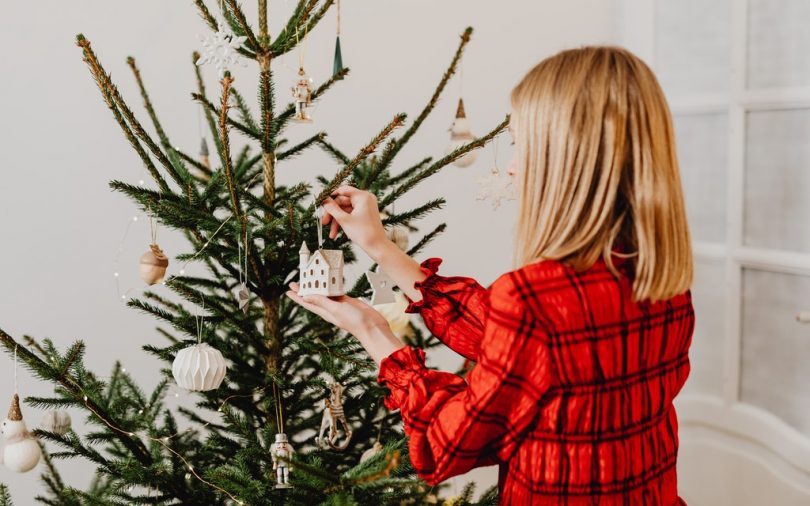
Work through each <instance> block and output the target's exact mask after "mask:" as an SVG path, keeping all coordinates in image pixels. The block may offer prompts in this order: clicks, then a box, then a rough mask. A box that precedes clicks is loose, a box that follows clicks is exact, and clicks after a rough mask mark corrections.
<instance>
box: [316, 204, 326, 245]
mask: <svg viewBox="0 0 810 506" xmlns="http://www.w3.org/2000/svg"><path fill="white" fill-rule="evenodd" d="M323 213H324V211H323V206H317V207H316V208H315V219H316V220H318V224H317V226H316V230H317V231H318V249H323V225H322V220H323Z"/></svg>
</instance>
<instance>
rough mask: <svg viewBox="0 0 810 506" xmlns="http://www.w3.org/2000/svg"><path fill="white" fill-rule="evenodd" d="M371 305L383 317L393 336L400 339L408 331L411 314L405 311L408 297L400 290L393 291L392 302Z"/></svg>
mask: <svg viewBox="0 0 810 506" xmlns="http://www.w3.org/2000/svg"><path fill="white" fill-rule="evenodd" d="M372 307H374V309H375V310H376V311H377V312H378V313H380V314H381V315H382V316H383V318H385V321H387V322H388V326H389V327H391V332H393V333H394V335H395V336H397V337H398V338H400V339H402V338H403V337H405V336H407V335H408V334H409V333H410V331H411V327H410V323H411V315H409V314H408V313H406V312H405V310H406V309H407V308H408V299H406V298H405V295H403V294H402V292H394V302H392V303H390V304H377V305H374V306H372Z"/></svg>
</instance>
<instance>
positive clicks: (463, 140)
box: [447, 99, 478, 167]
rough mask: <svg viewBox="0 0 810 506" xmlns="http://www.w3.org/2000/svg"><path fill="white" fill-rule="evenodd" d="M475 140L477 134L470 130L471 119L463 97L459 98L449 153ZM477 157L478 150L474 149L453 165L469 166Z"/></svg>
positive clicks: (451, 130) (451, 131)
mask: <svg viewBox="0 0 810 506" xmlns="http://www.w3.org/2000/svg"><path fill="white" fill-rule="evenodd" d="M474 140H475V136H474V135H473V134H472V131H471V130H470V120H468V119H467V115H466V113H465V112H464V101H463V100H462V99H458V108H457V109H456V119H455V120H454V121H453V125H452V126H451V127H450V146H449V147H448V148H447V153H448V154H449V153H452V152H453V151H455V150H456V149H458V148H460V147H462V146H464V145H465V144H468V143H470V142H472V141H474ZM476 158H478V152H477V150H472V151H470V152H468V153H467V154H465V155H464V156H462V157H461V158H458V159H457V160H456V161H454V162H453V165H455V166H457V167H469V166H470V165H472V164H473V163H474V162H475V159H476Z"/></svg>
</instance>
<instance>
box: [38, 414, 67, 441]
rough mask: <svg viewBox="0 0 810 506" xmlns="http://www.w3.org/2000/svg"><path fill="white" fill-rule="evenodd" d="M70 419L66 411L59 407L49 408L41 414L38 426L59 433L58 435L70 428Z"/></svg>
mask: <svg viewBox="0 0 810 506" xmlns="http://www.w3.org/2000/svg"><path fill="white" fill-rule="evenodd" d="M70 425H71V420H70V415H69V414H68V412H67V411H64V410H61V409H51V410H48V411H46V412H45V414H44V415H42V420H40V422H39V426H40V428H42V429H43V430H47V431H48V432H53V433H54V434H59V435H60V436H61V435H63V434H65V433H66V432H67V431H69V430H70Z"/></svg>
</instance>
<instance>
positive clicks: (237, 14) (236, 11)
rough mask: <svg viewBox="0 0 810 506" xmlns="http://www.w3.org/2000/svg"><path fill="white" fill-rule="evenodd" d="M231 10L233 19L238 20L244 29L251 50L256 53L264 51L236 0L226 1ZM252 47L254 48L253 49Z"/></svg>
mask: <svg viewBox="0 0 810 506" xmlns="http://www.w3.org/2000/svg"><path fill="white" fill-rule="evenodd" d="M225 2H226V3H227V4H228V7H229V8H230V11H231V13H232V14H233V17H234V18H235V19H236V22H237V23H239V26H240V27H241V28H242V32H243V33H244V34H245V36H246V37H247V41H248V44H250V46H249V47H250V49H252V50H253V51H255V52H257V53H258V52H260V51H262V45H261V44H259V41H258V40H256V35H255V34H254V33H253V30H252V29H251V28H250V25H249V24H248V22H247V18H246V17H245V13H244V12H242V8H241V7H239V4H237V3H236V0H225ZM251 46H252V47H251Z"/></svg>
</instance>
